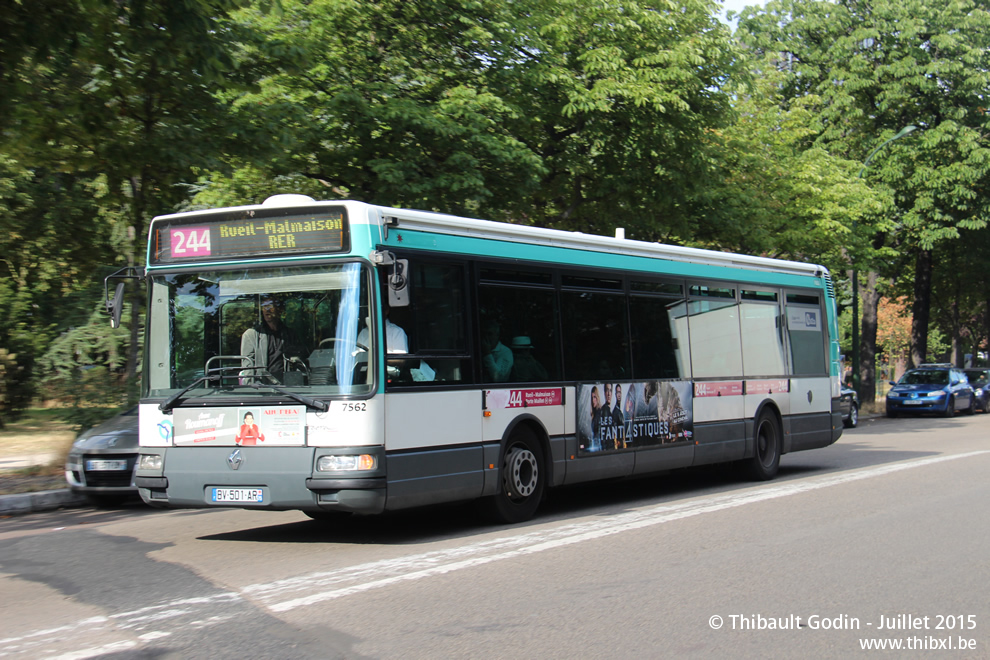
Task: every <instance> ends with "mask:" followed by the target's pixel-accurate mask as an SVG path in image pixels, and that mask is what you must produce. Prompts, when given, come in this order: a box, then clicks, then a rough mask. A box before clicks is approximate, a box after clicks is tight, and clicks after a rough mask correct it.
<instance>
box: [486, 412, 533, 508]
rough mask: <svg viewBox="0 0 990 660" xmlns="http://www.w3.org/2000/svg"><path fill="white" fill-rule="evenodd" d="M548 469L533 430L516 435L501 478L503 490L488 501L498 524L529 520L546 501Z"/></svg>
mask: <svg viewBox="0 0 990 660" xmlns="http://www.w3.org/2000/svg"><path fill="white" fill-rule="evenodd" d="M545 484H546V467H545V462H544V459H543V449H542V448H541V447H540V443H539V440H538V439H537V437H536V434H535V433H533V431H532V430H530V429H526V428H523V429H518V430H516V431H515V432H513V434H512V436H511V437H510V438H509V441H508V443H506V446H505V453H504V454H503V455H502V464H501V470H500V474H499V489H498V492H497V493H496V494H495V495H492V496H491V497H489V498H487V500H486V505H487V508H488V513H489V514H490V516H491V517H492V518H493V519H494V520H496V521H497V522H502V523H519V522H524V521H526V520H529V519H530V518H532V517H533V515H534V514H535V513H536V509H537V508H538V507H539V506H540V502H541V501H542V500H543V491H544V488H545Z"/></svg>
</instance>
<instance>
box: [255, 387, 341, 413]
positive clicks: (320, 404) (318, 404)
mask: <svg viewBox="0 0 990 660" xmlns="http://www.w3.org/2000/svg"><path fill="white" fill-rule="evenodd" d="M251 387H253V388H254V389H256V390H260V389H261V388H262V387H268V388H271V389H273V390H275V391H276V392H279V393H280V394H284V395H285V396H287V397H289V398H290V399H293V400H295V401H298V402H299V403H301V404H303V405H304V406H309V407H310V408H316V409H317V410H319V411H320V412H326V411H328V410H329V409H330V404H329V403H327V402H326V401H317V400H316V399H311V398H309V397H308V396H303V395H302V394H296V393H295V392H290V391H289V390H287V389H285V388H284V387H279V386H278V385H272V384H270V383H265V384H262V383H259V382H253V383H251Z"/></svg>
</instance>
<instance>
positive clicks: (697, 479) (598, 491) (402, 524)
mask: <svg viewBox="0 0 990 660" xmlns="http://www.w3.org/2000/svg"><path fill="white" fill-rule="evenodd" d="M871 421H874V420H871ZM879 421H880V422H881V424H882V423H884V422H886V421H887V420H879ZM891 421H893V420H891ZM933 421H935V422H936V423H938V421H942V420H933ZM945 421H949V422H951V421H952V420H945ZM898 426H899V428H898V429H897V430H896V431H895V430H894V429H891V433H895V432H896V433H898V434H902V433H904V432H905V429H904V428H903V425H898ZM928 430H929V431H930V430H931V429H930V428H929V429H928ZM884 431H886V429H883V431H881V432H879V433H878V432H877V429H875V428H871V431H870V437H873V438H876V436H877V435H881V436H882V435H884ZM864 440H865V437H864ZM937 453H938V452H936V451H910V450H903V449H897V448H895V447H890V448H887V447H884V448H877V447H875V445H874V446H870V445H869V444H867V443H866V442H865V441H864V442H860V441H857V440H856V439H855V432H853V433H847V434H845V435H843V437H842V438H841V439H840V440H839V442H837V443H836V444H835V445H833V446H831V447H828V448H825V449H819V450H814V451H808V452H798V453H795V454H788V455H786V456H784V457H783V459H782V460H781V465H780V471H779V473H778V476H777V478H776V479H775V480H774V481H772V482H753V481H749V480H747V479H745V478H744V477H742V476H741V475H740V471H739V470H738V469H737V466H735V465H734V464H728V465H716V466H704V467H698V468H690V469H685V470H676V471H673V472H669V473H666V474H660V475H652V476H649V477H640V478H630V479H616V480H611V481H603V482H594V483H587V484H579V485H574V486H563V487H560V488H555V489H553V490H552V491H550V492H549V493H548V495H547V498H546V501H545V502H544V503H543V506H542V507H541V509H540V511H539V513H538V514H537V517H536V519H534V520H533V521H530V522H528V523H524V524H521V525H514V526H511V528H512V529H515V530H519V529H525V528H526V527H528V526H534V525H545V524H547V523H561V522H563V523H566V522H569V521H571V519H577V518H584V517H587V516H614V515H617V514H620V513H624V512H626V511H630V510H633V509H637V508H640V507H644V506H656V505H658V504H664V503H670V504H674V503H678V502H682V501H685V500H690V499H694V498H699V497H706V496H711V495H716V494H725V493H732V492H737V491H739V492H741V491H745V490H748V489H752V488H754V487H760V486H763V485H765V484H777V483H785V482H787V481H792V480H800V479H808V478H814V477H818V476H824V475H829V474H835V473H841V472H848V471H851V470H857V469H862V468H867V467H873V466H878V465H885V464H892V463H898V462H901V461H907V460H912V459H919V458H924V457H927V456H932V455H935V454H937ZM506 527H508V526H505V525H497V524H489V523H487V522H486V521H485V519H484V517H483V516H482V514H481V512H480V511H479V507H478V506H477V503H474V502H468V503H458V504H452V505H440V506H432V507H424V508H420V509H411V510H407V511H398V512H389V513H385V514H383V515H380V516H372V517H342V518H340V519H334V520H332V521H326V520H321V521H315V520H313V521H310V520H304V521H294V522H291V523H279V524H274V525H269V526H263V527H254V528H250V529H243V530H238V531H235V532H225V533H221V534H213V535H208V536H203V537H200V538H201V539H202V540H213V541H242V542H251V543H340V544H386V545H405V544H426V543H432V542H435V541H438V540H444V539H450V538H463V537H472V536H477V535H480V534H488V533H493V532H497V531H499V530H500V529H505V528H506Z"/></svg>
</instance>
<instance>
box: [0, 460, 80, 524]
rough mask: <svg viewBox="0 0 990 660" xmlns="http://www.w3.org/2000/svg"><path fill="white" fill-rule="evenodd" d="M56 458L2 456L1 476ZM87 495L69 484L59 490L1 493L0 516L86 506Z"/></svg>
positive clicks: (49, 461) (0, 463) (43, 463)
mask: <svg viewBox="0 0 990 660" xmlns="http://www.w3.org/2000/svg"><path fill="white" fill-rule="evenodd" d="M54 459H55V456H54V455H53V454H33V455H28V456H7V457H4V458H0V477H2V476H3V474H4V472H7V471H11V470H23V469H24V468H29V467H32V466H35V465H47V464H49V463H51V462H52V461H53V460H54ZM87 503H88V502H87V500H86V497H85V496H83V495H81V494H78V493H73V492H72V491H71V490H69V486H68V484H66V487H65V488H59V489H57V490H42V491H38V492H35V493H18V494H16V495H0V516H13V515H20V514H24V513H37V512H40V511H55V510H57V509H65V508H70V507H80V506H86V504H87Z"/></svg>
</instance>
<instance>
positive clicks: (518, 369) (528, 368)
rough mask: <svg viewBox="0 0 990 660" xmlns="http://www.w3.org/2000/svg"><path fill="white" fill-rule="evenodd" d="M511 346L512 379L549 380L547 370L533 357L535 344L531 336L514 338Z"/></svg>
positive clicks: (523, 380) (529, 381) (527, 381)
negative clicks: (530, 338)
mask: <svg viewBox="0 0 990 660" xmlns="http://www.w3.org/2000/svg"><path fill="white" fill-rule="evenodd" d="M511 348H512V380H514V381H519V382H523V383H532V382H537V381H542V380H547V370H546V369H544V368H543V365H542V364H540V363H539V362H537V361H536V358H534V357H533V345H532V344H531V343H530V341H529V337H527V336H525V335H521V336H519V337H515V338H513V340H512V343H511Z"/></svg>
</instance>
